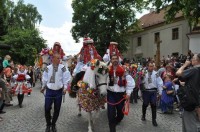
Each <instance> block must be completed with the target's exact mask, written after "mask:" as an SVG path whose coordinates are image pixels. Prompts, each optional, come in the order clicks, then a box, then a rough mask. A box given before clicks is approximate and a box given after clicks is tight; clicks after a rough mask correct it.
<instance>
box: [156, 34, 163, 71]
mask: <svg viewBox="0 0 200 132" xmlns="http://www.w3.org/2000/svg"><path fill="white" fill-rule="evenodd" d="M160 43H162V40H160V37H158V38H157V39H156V47H157V50H156V67H157V68H159V67H160Z"/></svg>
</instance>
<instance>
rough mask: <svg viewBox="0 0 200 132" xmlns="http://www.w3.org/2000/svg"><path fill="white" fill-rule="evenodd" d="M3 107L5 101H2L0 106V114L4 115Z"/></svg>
mask: <svg viewBox="0 0 200 132" xmlns="http://www.w3.org/2000/svg"><path fill="white" fill-rule="evenodd" d="M4 106H5V100H4V101H3V103H2V105H1V106H0V114H4V113H6V112H5V111H3V108H4Z"/></svg>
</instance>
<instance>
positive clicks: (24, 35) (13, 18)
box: [0, 0, 46, 64]
mask: <svg viewBox="0 0 200 132" xmlns="http://www.w3.org/2000/svg"><path fill="white" fill-rule="evenodd" d="M1 2H2V3H0V4H1V5H3V6H2V7H3V8H0V11H1V9H2V10H3V9H4V10H3V11H1V12H0V14H2V12H3V13H4V17H2V18H3V19H2V23H4V25H3V26H2V27H3V28H2V29H5V32H4V34H3V33H2V34H0V38H1V41H2V43H4V44H7V45H10V46H11V50H10V51H9V54H10V55H11V56H12V59H13V60H14V61H15V62H18V63H21V64H33V63H34V59H35V57H36V55H37V53H39V51H41V49H42V48H44V47H46V45H45V43H46V41H45V40H44V39H43V38H42V37H40V32H39V30H38V29H37V28H36V25H37V24H40V22H41V21H42V16H41V15H40V14H39V12H38V11H37V8H36V7H35V6H33V5H31V4H27V5H26V4H24V1H23V0H19V1H18V2H17V4H16V5H15V4H14V3H13V2H12V1H10V0H3V1H1ZM1 5H0V6H1ZM0 22H1V16H0ZM0 29H1V27H0ZM0 32H1V31H0ZM5 52H7V51H1V52H0V55H1V56H4V55H5ZM6 54H7V53H6Z"/></svg>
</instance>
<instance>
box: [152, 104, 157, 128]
mask: <svg viewBox="0 0 200 132" xmlns="http://www.w3.org/2000/svg"><path fill="white" fill-rule="evenodd" d="M151 111H152V124H153V126H158V124H157V122H156V106H155V105H151Z"/></svg>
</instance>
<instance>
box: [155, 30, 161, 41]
mask: <svg viewBox="0 0 200 132" xmlns="http://www.w3.org/2000/svg"><path fill="white" fill-rule="evenodd" d="M159 39H160V33H159V32H157V33H155V34H154V41H155V43H156V42H157V41H158V40H159Z"/></svg>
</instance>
